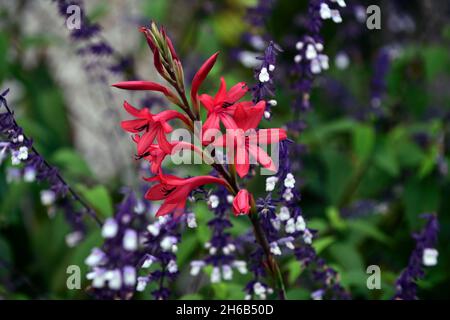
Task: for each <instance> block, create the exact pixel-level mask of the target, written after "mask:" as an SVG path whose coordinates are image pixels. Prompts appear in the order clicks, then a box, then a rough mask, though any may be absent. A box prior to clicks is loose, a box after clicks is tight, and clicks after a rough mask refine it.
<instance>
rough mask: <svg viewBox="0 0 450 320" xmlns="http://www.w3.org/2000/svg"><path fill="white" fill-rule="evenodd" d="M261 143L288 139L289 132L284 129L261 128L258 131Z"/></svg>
mask: <svg viewBox="0 0 450 320" xmlns="http://www.w3.org/2000/svg"><path fill="white" fill-rule="evenodd" d="M257 137H258V143H259V144H271V143H276V142H279V141H283V140H286V139H287V133H286V130H284V129H279V128H272V129H260V130H258V132H257Z"/></svg>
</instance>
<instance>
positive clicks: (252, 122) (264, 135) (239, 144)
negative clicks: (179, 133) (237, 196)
mask: <svg viewBox="0 0 450 320" xmlns="http://www.w3.org/2000/svg"><path fill="white" fill-rule="evenodd" d="M250 104H251V103H250ZM264 110H265V101H260V102H258V103H257V104H256V105H255V106H254V107H249V105H246V103H241V104H238V105H237V107H236V111H235V114H234V120H235V122H236V124H237V126H238V129H237V130H227V132H226V135H221V136H219V137H217V138H216V140H215V141H214V142H213V145H214V146H217V147H225V148H226V151H227V154H228V157H229V158H230V159H231V158H232V159H234V162H233V163H234V164H235V166H236V172H237V173H238V175H239V176H240V177H241V178H242V177H244V176H246V175H247V173H248V171H249V168H250V156H252V157H253V158H254V159H255V160H256V161H257V162H258V163H260V164H261V165H262V166H263V167H264V168H266V169H268V170H271V171H276V170H277V168H276V166H275V164H274V163H273V160H272V158H271V157H270V156H269V155H268V154H267V153H266V152H265V151H264V150H263V149H262V148H261V147H260V145H268V144H272V143H276V142H279V141H282V140H285V139H286V138H287V135H286V131H285V130H283V129H260V130H256V128H257V127H258V124H259V122H260V121H261V118H262V115H263V113H264Z"/></svg>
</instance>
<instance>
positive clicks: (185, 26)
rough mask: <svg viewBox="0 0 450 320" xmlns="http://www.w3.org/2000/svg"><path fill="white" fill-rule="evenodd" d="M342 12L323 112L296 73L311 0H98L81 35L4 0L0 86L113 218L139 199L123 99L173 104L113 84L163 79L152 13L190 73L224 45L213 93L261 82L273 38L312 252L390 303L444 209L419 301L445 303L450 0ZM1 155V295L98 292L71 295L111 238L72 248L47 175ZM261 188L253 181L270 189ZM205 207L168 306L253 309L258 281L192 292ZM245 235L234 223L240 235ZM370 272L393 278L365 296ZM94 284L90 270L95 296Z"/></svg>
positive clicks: (55, 157) (322, 83)
mask: <svg viewBox="0 0 450 320" xmlns="http://www.w3.org/2000/svg"><path fill="white" fill-rule="evenodd" d="M80 2H81V1H80ZM346 2H347V7H346V8H345V9H343V10H341V15H342V19H343V22H342V23H339V24H334V23H332V22H325V23H324V27H323V29H322V36H323V39H324V43H325V52H326V54H327V55H328V57H329V70H326V71H323V72H322V73H321V74H320V75H318V76H317V77H316V78H315V81H314V85H313V88H312V94H311V103H310V104H311V107H310V108H309V110H304V109H302V108H300V107H298V106H297V105H298V100H299V99H303V96H301V94H300V93H299V91H298V88H297V87H296V81H297V78H296V77H297V76H298V75H296V74H295V67H293V66H295V62H294V57H295V56H296V54H297V52H296V42H297V41H298V40H299V39H301V37H302V35H303V34H305V32H306V31H305V20H306V19H307V16H308V9H307V8H308V2H307V1H286V0H272V1H263V0H260V1H257V0H222V1H212V0H171V1H165V0H129V1H119V0H109V1H106V0H93V1H84V2H82V3H83V7H82V9H83V11H82V12H83V15H84V16H85V17H84V19H86V21H89V22H90V23H92V25H94V26H95V25H99V26H101V30H100V31H99V32H93V33H92V35H86V34H84V35H83V34H78V35H77V34H73V33H71V32H70V30H68V28H67V27H66V19H67V15H66V14H65V13H64V12H61V10H60V7H59V1H50V0H37V1H34V0H33V1H31V0H0V91H1V92H3V91H4V90H6V89H7V88H9V89H10V91H9V93H8V95H7V96H6V97H7V100H8V103H9V106H10V108H11V109H13V110H14V113H15V118H16V120H17V122H18V124H19V125H20V126H21V127H22V128H23V130H24V132H25V133H26V135H27V136H28V137H30V138H32V139H33V142H34V146H35V148H36V149H37V150H38V151H39V152H40V154H41V155H42V156H43V157H44V158H45V159H46V160H47V161H48V162H49V163H51V164H52V165H54V166H56V167H57V168H58V169H59V171H60V173H61V175H62V176H63V177H64V178H65V179H66V181H67V182H68V183H69V184H70V185H71V186H72V187H73V188H74V189H75V190H76V191H77V192H78V193H79V194H81V196H82V197H83V198H84V199H85V200H86V201H87V203H89V205H90V206H92V207H93V208H94V209H95V210H96V212H97V213H98V214H99V215H100V216H101V217H102V218H106V217H108V216H110V215H112V214H113V212H114V210H115V209H114V208H115V207H116V204H117V203H119V202H120V201H121V199H122V197H123V195H122V193H121V192H122V191H123V189H124V187H128V188H131V189H133V190H135V191H136V192H138V193H139V192H142V190H141V188H140V183H141V180H140V176H141V175H142V174H141V173H140V171H139V170H140V168H139V166H138V162H136V161H135V160H134V157H133V154H134V149H133V145H132V144H131V143H130V139H129V135H128V134H126V133H124V132H122V130H121V128H120V125H119V123H120V121H121V120H123V119H125V118H127V116H126V114H125V112H123V111H122V103H123V100H124V99H127V100H129V101H132V102H133V103H134V105H138V106H148V107H152V108H154V109H152V110H157V109H158V108H164V104H165V102H164V100H162V99H160V97H159V96H157V95H148V94H143V93H133V94H130V93H128V92H124V91H119V90H113V89H111V87H110V84H112V83H114V82H117V81H122V80H129V79H146V80H157V81H160V82H161V81H162V80H161V79H160V78H159V77H158V76H157V75H156V73H155V71H154V69H153V61H152V57H151V52H150V50H149V48H148V47H147V44H146V42H145V39H144V37H143V36H142V34H141V33H140V32H138V27H139V26H141V25H148V23H149V21H150V20H154V21H156V22H158V23H159V24H162V25H164V26H165V28H166V30H167V32H168V34H169V35H170V36H171V37H172V39H173V42H174V44H175V47H176V49H177V52H178V55H179V56H180V57H181V59H182V61H183V64H184V68H185V74H186V79H188V81H190V79H192V76H193V75H194V73H195V72H196V70H197V69H198V67H199V66H200V65H201V63H202V62H203V61H204V60H205V59H206V58H207V57H209V56H210V55H211V54H212V53H214V52H216V51H219V50H220V51H221V55H220V59H219V60H218V63H217V65H216V67H215V68H214V70H213V71H212V73H211V74H210V76H209V81H208V82H207V83H206V85H205V87H204V90H205V91H206V92H207V90H208V89H209V90H211V91H212V92H215V91H216V90H217V85H216V84H217V83H218V81H219V77H220V76H221V75H224V76H225V78H226V79H227V81H229V82H230V83H233V82H238V81H246V82H247V83H249V84H250V85H251V84H254V83H255V81H256V80H255V79H254V78H253V76H254V75H253V68H255V67H256V66H258V63H259V62H258V60H256V59H255V57H257V56H261V54H262V53H263V51H264V48H265V47H266V46H267V43H268V41H270V40H273V41H274V42H276V43H277V44H278V45H279V46H280V47H281V48H282V49H283V52H281V53H280V54H279V55H278V63H277V69H276V72H275V96H274V98H276V100H277V101H278V103H277V106H276V107H273V108H272V113H271V115H270V119H267V120H265V121H267V123H266V125H270V126H271V127H286V126H287V125H288V124H289V127H292V126H293V127H296V128H297V129H298V127H301V130H293V131H292V132H293V134H292V135H290V138H291V139H292V140H294V141H295V142H296V144H297V148H296V150H297V151H296V152H297V153H295V154H294V157H295V161H294V162H295V163H294V164H295V169H296V172H295V176H296V180H297V181H298V182H301V183H299V184H298V187H299V191H300V192H301V195H302V201H301V203H300V204H299V205H300V206H301V208H302V211H303V215H304V217H305V219H307V221H308V224H309V226H310V227H311V228H313V229H316V230H318V237H317V239H316V240H315V242H314V246H315V248H316V250H317V251H318V253H319V254H320V256H322V257H324V258H325V259H326V260H327V262H328V263H329V264H330V265H331V266H333V267H334V268H335V269H336V270H338V272H339V274H340V277H341V282H342V284H343V285H344V287H345V288H347V289H349V290H350V291H351V292H352V295H353V297H354V298H358V299H390V298H391V297H392V296H393V295H394V292H395V280H396V278H397V277H398V275H399V274H400V272H401V271H402V270H403V268H405V266H406V265H407V263H408V259H409V255H410V254H411V252H412V250H413V249H414V246H415V241H414V239H413V238H412V237H411V234H412V233H414V232H418V231H420V229H421V228H422V227H423V225H424V223H423V222H424V221H423V219H420V215H421V214H423V213H436V214H437V215H438V220H439V222H440V226H441V227H440V232H439V242H438V243H439V245H438V248H437V249H438V251H439V258H438V261H439V262H438V264H437V265H436V266H434V267H431V268H427V269H426V275H425V277H424V279H423V280H421V281H420V282H419V297H421V298H423V299H439V298H448V297H450V289H449V288H450V286H449V284H450V281H449V275H448V272H446V271H445V270H449V268H450V256H449V255H448V244H449V243H450V216H449V214H448V211H449V210H450V208H449V206H450V198H449V196H448V195H449V194H450V184H449V176H448V161H449V159H448V150H449V148H450V142H449V141H450V136H449V133H450V132H449V120H450V104H449V103H450V81H449V80H450V54H449V49H450V48H449V45H450V4H449V3H447V2H446V1H431V0H429V1H427V0H421V1H419V0H417V1H406V0H404V1H402V0H394V1H370V2H367V1H351V0H348V1H346ZM374 3H376V4H377V5H379V6H380V8H381V29H380V30H369V29H368V28H367V27H366V19H367V17H366V14H365V11H366V8H367V6H368V5H370V4H374ZM1 112H4V110H3V109H2V110H1ZM0 141H2V140H1V139H0ZM0 159H2V157H0ZM2 160H4V161H2V163H1V167H0V297H1V298H9V299H41V298H44V299H66V298H77V299H86V298H90V296H89V294H87V293H86V291H85V290H67V287H66V278H67V273H66V268H67V266H68V265H79V266H80V267H81V268H82V272H83V273H85V272H86V267H85V265H84V259H85V258H86V256H87V255H88V254H89V252H90V250H91V248H92V247H94V246H100V245H101V243H102V239H101V236H100V232H99V228H98V227H97V226H96V225H95V223H94V222H93V221H92V220H90V219H89V217H87V218H85V220H86V224H87V227H86V228H87V231H86V237H85V239H84V240H83V241H81V242H80V243H78V244H77V245H76V246H75V245H71V244H73V243H71V241H70V238H69V239H68V237H67V235H68V234H70V228H69V226H68V224H67V221H66V220H65V219H64V214H60V213H61V212H60V211H61V210H60V209H58V208H54V207H52V206H47V205H45V203H44V204H43V203H42V190H45V189H46V188H47V186H46V185H45V183H36V182H27V181H24V179H21V178H20V177H19V178H17V172H16V171H15V170H16V168H15V167H14V166H12V165H11V161H10V160H9V159H2ZM173 170H178V171H176V172H177V173H180V175H183V174H184V175H186V173H187V171H186V169H185V170H184V171H183V169H179V168H173ZM189 170H200V169H197V168H189ZM199 172H200V171H199ZM203 172H204V171H203ZM191 174H192V173H191ZM262 181H263V180H262V179H259V180H258V179H255V181H254V182H253V183H252V188H254V189H255V190H257V191H256V193H257V194H258V193H260V195H263V194H264V188H263V185H264V182H262ZM261 182H262V183H261ZM192 211H193V212H195V213H196V215H197V221H198V225H199V227H198V228H197V229H195V230H189V231H188V232H186V235H184V234H183V237H185V238H184V240H183V241H184V242H182V243H181V244H180V246H179V251H178V265H179V268H180V277H179V279H178V280H176V281H175V282H174V283H173V284H172V289H173V297H171V298H199V299H202V298H203V299H206V298H208V299H210V298H217V299H233V298H236V299H242V298H243V297H244V295H245V293H244V292H243V291H242V288H243V287H244V286H245V283H246V282H247V281H248V279H247V278H246V276H236V277H235V278H234V279H233V280H232V281H228V282H223V283H220V284H214V285H210V284H208V283H206V282H205V281H203V282H201V284H202V285H199V284H198V283H196V288H198V290H195V291H193V290H192V281H193V280H192V279H190V278H189V275H188V273H189V270H188V269H189V262H190V261H192V260H195V259H198V258H199V257H201V256H202V255H204V249H203V244H204V243H205V242H206V241H207V240H208V239H209V237H210V236H211V230H210V229H209V228H208V226H207V221H208V220H209V219H211V212H210V211H209V210H208V208H207V206H206V205H205V204H204V203H196V204H194V208H193V209H192ZM246 228H248V225H247V224H245V223H241V222H239V223H236V225H235V226H234V227H233V230H232V233H233V234H235V235H239V234H242V231H243V230H244V231H245V230H246ZM372 264H375V265H379V266H380V268H381V271H382V289H381V290H373V291H371V290H368V289H367V287H366V279H367V274H366V268H367V266H369V265H372ZM282 270H283V273H284V274H285V275H286V281H287V283H288V287H289V290H288V297H289V298H290V299H309V296H310V292H309V291H308V290H307V289H306V288H307V287H308V283H307V282H306V283H305V281H303V280H301V277H300V276H301V273H302V272H303V270H302V269H301V268H300V267H299V265H298V263H296V261H295V259H294V258H292V257H291V258H289V257H286V258H283V261H282ZM85 282H86V281H85V280H84V277H83V287H86V285H87V283H85ZM136 298H148V294H146V293H144V294H140V295H137V296H136Z"/></svg>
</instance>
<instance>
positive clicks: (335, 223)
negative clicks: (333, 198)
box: [326, 207, 347, 230]
mask: <svg viewBox="0 0 450 320" xmlns="http://www.w3.org/2000/svg"><path fill="white" fill-rule="evenodd" d="M326 215H327V217H328V220H330V224H331V226H332V227H333V228H335V229H337V230H344V229H345V228H346V227H347V225H346V222H345V220H343V219H342V218H341V216H340V214H339V210H338V209H337V208H336V207H328V208H327V210H326Z"/></svg>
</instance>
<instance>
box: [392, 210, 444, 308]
mask: <svg viewBox="0 0 450 320" xmlns="http://www.w3.org/2000/svg"><path fill="white" fill-rule="evenodd" d="M422 217H423V218H424V219H425V220H426V224H425V227H424V228H423V229H422V231H421V232H420V233H416V234H413V238H414V239H415V241H416V247H415V248H414V250H413V252H412V253H411V256H410V257H409V262H408V265H407V267H406V268H405V269H404V270H403V271H402V273H401V274H400V276H399V277H398V279H397V281H396V294H395V296H394V299H398V300H416V299H418V298H417V281H418V280H419V279H421V278H423V277H424V276H425V270H424V268H423V267H424V266H425V267H431V266H435V265H436V264H437V258H438V251H437V249H436V245H437V240H438V231H439V223H438V220H437V216H436V214H424V215H423V216H422Z"/></svg>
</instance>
